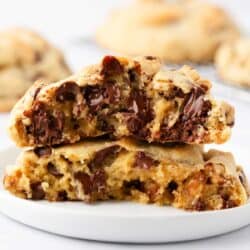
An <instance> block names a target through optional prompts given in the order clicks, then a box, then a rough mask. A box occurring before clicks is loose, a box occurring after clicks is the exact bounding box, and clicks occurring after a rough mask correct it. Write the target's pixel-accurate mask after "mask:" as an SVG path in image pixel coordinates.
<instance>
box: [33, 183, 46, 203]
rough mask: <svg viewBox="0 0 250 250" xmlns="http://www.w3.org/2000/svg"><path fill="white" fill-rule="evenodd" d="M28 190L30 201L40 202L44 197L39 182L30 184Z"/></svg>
mask: <svg viewBox="0 0 250 250" xmlns="http://www.w3.org/2000/svg"><path fill="white" fill-rule="evenodd" d="M30 189H31V191H32V197H31V199H32V200H42V199H44V197H45V192H44V190H43V188H42V185H41V182H35V183H31V184H30Z"/></svg>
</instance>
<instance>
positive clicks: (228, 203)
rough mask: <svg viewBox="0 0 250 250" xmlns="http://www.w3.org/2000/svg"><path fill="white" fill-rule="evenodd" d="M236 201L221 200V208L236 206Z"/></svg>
mask: <svg viewBox="0 0 250 250" xmlns="http://www.w3.org/2000/svg"><path fill="white" fill-rule="evenodd" d="M237 206H238V205H237V203H236V202H235V201H233V200H226V201H225V200H224V201H223V208H233V207H237Z"/></svg>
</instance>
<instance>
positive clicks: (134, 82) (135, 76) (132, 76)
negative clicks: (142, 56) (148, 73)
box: [128, 62, 141, 87]
mask: <svg viewBox="0 0 250 250" xmlns="http://www.w3.org/2000/svg"><path fill="white" fill-rule="evenodd" d="M140 75H141V65H140V63H138V62H135V66H134V67H133V68H131V69H129V70H128V76H129V83H130V85H131V86H133V87H138V84H139V81H140Z"/></svg>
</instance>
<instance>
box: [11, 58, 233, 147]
mask: <svg viewBox="0 0 250 250" xmlns="http://www.w3.org/2000/svg"><path fill="white" fill-rule="evenodd" d="M160 67H161V65H160V63H159V61H158V60H157V58H153V57H146V58H138V59H134V60H133V59H128V58H118V57H113V56H106V57H105V58H104V59H103V60H102V62H101V63H100V64H98V65H94V66H90V67H88V68H86V69H85V70H83V71H82V72H80V73H79V74H77V75H74V76H72V77H69V78H67V79H65V80H61V81H59V82H56V83H50V84H43V83H41V84H40V83H37V84H35V85H34V86H32V88H31V89H30V90H29V91H28V92H27V93H26V95H25V96H24V97H23V98H22V99H21V100H20V101H19V102H18V103H17V105H16V106H15V107H14V109H13V111H12V115H11V117H12V118H11V126H10V134H11V136H12V138H13V140H14V141H15V142H16V144H17V145H19V146H44V145H59V144H67V143H75V142H78V141H80V140H81V139H84V138H90V137H91V138H92V137H99V136H104V135H105V136H108V137H111V138H121V137H124V136H131V137H133V138H136V139H140V140H143V141H148V142H159V143H165V142H184V143H189V144H194V143H196V144H197V143H199V144H203V143H223V142H225V141H226V140H227V139H228V138H229V136H230V131H231V127H232V126H233V123H234V110H233V108H232V107H231V106H230V105H228V104H226V103H224V102H220V101H216V100H214V99H213V98H212V97H211V96H210V94H209V90H210V87H211V84H210V82H209V81H207V80H204V79H202V78H201V77H200V76H199V74H198V73H197V72H196V71H195V70H194V69H192V68H190V67H188V66H184V67H182V68H180V69H177V70H168V69H161V68H160Z"/></svg>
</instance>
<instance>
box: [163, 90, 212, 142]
mask: <svg viewBox="0 0 250 250" xmlns="http://www.w3.org/2000/svg"><path fill="white" fill-rule="evenodd" d="M204 93H205V92H204V90H203V89H201V88H199V87H195V88H193V91H192V92H191V93H190V94H189V95H188V96H187V97H186V98H185V99H186V100H185V102H184V107H183V111H182V113H181V114H180V116H179V119H178V120H177V122H176V123H175V124H174V125H173V126H172V127H168V126H167V125H162V126H161V131H160V141H161V142H167V141H176V142H178V141H179V142H189V143H193V142H194V141H195V140H197V139H199V137H200V136H202V135H198V133H197V131H198V129H199V127H200V125H201V124H205V123H206V120H207V117H208V112H209V111H210V110H211V108H212V105H211V102H210V101H208V100H204Z"/></svg>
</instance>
